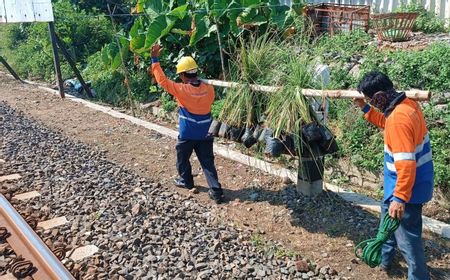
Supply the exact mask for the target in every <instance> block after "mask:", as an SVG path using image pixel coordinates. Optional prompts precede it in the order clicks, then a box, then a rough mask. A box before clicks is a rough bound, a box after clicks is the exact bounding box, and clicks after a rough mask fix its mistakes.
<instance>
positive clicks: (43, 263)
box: [0, 194, 75, 280]
mask: <svg viewBox="0 0 450 280" xmlns="http://www.w3.org/2000/svg"><path fill="white" fill-rule="evenodd" d="M0 226H2V227H6V228H7V230H8V232H9V233H10V236H9V237H8V238H7V239H6V240H7V242H8V244H9V245H10V246H11V248H12V249H13V250H14V252H15V253H16V254H17V255H21V256H22V257H23V258H24V259H26V260H28V261H30V262H31V263H32V264H33V266H34V267H36V268H37V271H36V272H35V273H34V274H33V275H32V277H33V279H35V280H66V279H67V280H74V279H75V278H74V277H73V276H72V275H71V274H70V272H69V271H68V270H67V269H66V267H65V266H64V265H63V264H62V263H61V262H60V261H59V260H58V258H57V257H56V256H55V255H54V254H53V253H52V251H51V250H50V249H49V248H48V247H47V245H45V243H44V242H43V241H42V240H41V239H40V238H39V236H38V235H37V234H36V233H35V232H34V231H33V230H32V229H31V228H30V226H29V225H28V224H27V223H26V222H25V220H24V219H23V218H22V217H21V216H20V214H19V213H18V212H17V211H16V210H15V209H14V207H13V206H12V205H11V204H10V203H9V201H8V200H7V199H6V198H5V197H4V196H3V195H2V194H0Z"/></svg>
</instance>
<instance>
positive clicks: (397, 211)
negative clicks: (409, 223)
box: [389, 200, 405, 220]
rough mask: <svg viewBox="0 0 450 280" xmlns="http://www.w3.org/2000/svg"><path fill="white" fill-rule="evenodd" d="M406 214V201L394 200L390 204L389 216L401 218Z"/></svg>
mask: <svg viewBox="0 0 450 280" xmlns="http://www.w3.org/2000/svg"><path fill="white" fill-rule="evenodd" d="M403 214H405V203H402V202H398V201H395V200H393V201H392V202H391V205H389V216H391V217H392V218H394V219H398V220H401V219H402V218H403Z"/></svg>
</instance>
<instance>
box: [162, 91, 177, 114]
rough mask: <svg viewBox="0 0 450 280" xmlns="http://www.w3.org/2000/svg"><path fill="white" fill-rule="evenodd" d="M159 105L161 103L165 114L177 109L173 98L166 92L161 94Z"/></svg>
mask: <svg viewBox="0 0 450 280" xmlns="http://www.w3.org/2000/svg"><path fill="white" fill-rule="evenodd" d="M161 103H162V108H163V109H164V111H166V112H173V111H175V109H176V108H177V107H178V105H177V102H175V101H174V100H173V97H172V96H171V95H170V94H168V93H166V92H163V93H162V94H161Z"/></svg>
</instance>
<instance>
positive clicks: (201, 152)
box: [176, 139, 222, 194]
mask: <svg viewBox="0 0 450 280" xmlns="http://www.w3.org/2000/svg"><path fill="white" fill-rule="evenodd" d="M213 141H214V139H207V140H182V139H178V140H177V145H176V149H177V169H178V174H179V175H180V177H181V178H182V179H183V181H184V184H185V185H186V186H187V187H193V186H194V178H193V177H192V167H191V163H190V161H189V159H190V157H191V155H192V152H193V151H195V154H196V155H197V158H198V160H199V161H200V165H201V166H202V169H203V173H205V177H206V181H207V182H208V186H209V188H210V189H211V190H212V191H213V192H218V193H220V194H221V193H222V187H221V185H220V183H219V179H218V176H217V170H216V167H215V166H214V153H213Z"/></svg>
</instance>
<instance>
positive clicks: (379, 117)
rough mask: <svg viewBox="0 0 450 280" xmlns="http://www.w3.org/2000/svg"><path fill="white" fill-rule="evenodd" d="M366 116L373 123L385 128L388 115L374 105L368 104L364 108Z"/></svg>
mask: <svg viewBox="0 0 450 280" xmlns="http://www.w3.org/2000/svg"><path fill="white" fill-rule="evenodd" d="M363 112H364V118H365V119H366V120H367V121H368V122H370V123H372V124H373V125H375V126H377V127H379V128H384V124H385V123H386V117H385V116H384V114H383V113H380V112H378V111H376V110H375V109H374V108H373V107H371V106H369V105H366V106H365V107H364V108H363Z"/></svg>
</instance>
